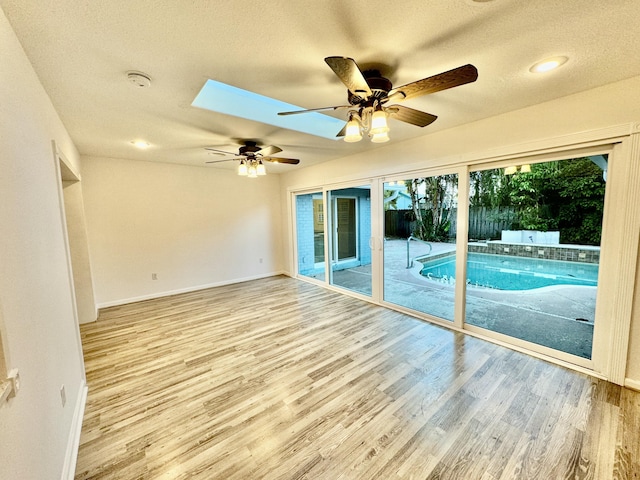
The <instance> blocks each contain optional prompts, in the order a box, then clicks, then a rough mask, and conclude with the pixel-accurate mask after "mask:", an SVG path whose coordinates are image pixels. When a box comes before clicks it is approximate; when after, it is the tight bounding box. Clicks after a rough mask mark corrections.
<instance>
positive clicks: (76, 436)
mask: <svg viewBox="0 0 640 480" xmlns="http://www.w3.org/2000/svg"><path fill="white" fill-rule="evenodd" d="M88 390H89V388H88V386H87V383H86V381H85V380H82V384H81V385H80V390H79V391H78V398H77V399H76V407H75V409H74V411H73V420H72V422H71V429H70V430H69V439H68V440H67V451H66V454H65V457H64V465H63V466H62V474H61V475H60V480H73V478H74V477H75V474H76V461H77V460H78V448H80V433H81V432H82V420H83V418H84V407H85V405H86V404H87V392H88Z"/></svg>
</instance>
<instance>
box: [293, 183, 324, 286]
mask: <svg viewBox="0 0 640 480" xmlns="http://www.w3.org/2000/svg"><path fill="white" fill-rule="evenodd" d="M313 213H314V211H313V197H312V195H311V194H308V195H298V196H297V197H296V233H297V239H298V272H299V273H300V274H301V275H312V274H315V273H319V272H316V269H315V251H314V221H313Z"/></svg>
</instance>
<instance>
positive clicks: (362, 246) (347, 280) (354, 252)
mask: <svg viewBox="0 0 640 480" xmlns="http://www.w3.org/2000/svg"><path fill="white" fill-rule="evenodd" d="M327 202H328V205H329V207H330V208H329V210H330V223H329V225H330V226H329V232H331V234H330V235H329V237H330V238H329V241H330V245H331V248H330V255H331V258H330V265H331V270H330V279H329V283H331V285H336V286H338V287H342V288H346V289H349V290H352V291H354V292H358V293H361V294H364V295H367V296H371V285H372V283H371V282H372V281H371V247H370V244H369V242H370V240H371V188H370V187H369V186H368V185H362V186H357V187H352V188H341V189H336V190H329V191H328V192H327Z"/></svg>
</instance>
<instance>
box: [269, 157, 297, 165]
mask: <svg viewBox="0 0 640 480" xmlns="http://www.w3.org/2000/svg"><path fill="white" fill-rule="evenodd" d="M262 160H265V161H267V162H273V163H287V164H289V165H297V164H299V163H300V160H298V159H297V158H279V157H264V158H263V159H262Z"/></svg>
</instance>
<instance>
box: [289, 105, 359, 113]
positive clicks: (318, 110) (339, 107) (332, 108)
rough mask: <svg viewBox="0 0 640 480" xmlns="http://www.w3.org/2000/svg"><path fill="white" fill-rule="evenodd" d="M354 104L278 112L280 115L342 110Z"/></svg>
mask: <svg viewBox="0 0 640 480" xmlns="http://www.w3.org/2000/svg"><path fill="white" fill-rule="evenodd" d="M352 107H353V105H338V106H337V107H320V108H309V109H307V110H294V111H292V112H278V115H296V114H298V113H309V112H322V111H324V110H340V109H342V108H352Z"/></svg>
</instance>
